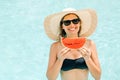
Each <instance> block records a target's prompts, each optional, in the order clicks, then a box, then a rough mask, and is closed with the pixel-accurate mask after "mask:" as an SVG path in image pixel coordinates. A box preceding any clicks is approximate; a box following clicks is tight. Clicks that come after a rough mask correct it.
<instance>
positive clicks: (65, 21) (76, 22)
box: [62, 18, 80, 26]
mask: <svg viewBox="0 0 120 80" xmlns="http://www.w3.org/2000/svg"><path fill="white" fill-rule="evenodd" d="M71 22H72V23H73V24H78V23H79V22H80V19H79V18H75V19H72V20H64V21H62V23H63V24H64V25H65V26H69V25H70V24H71Z"/></svg>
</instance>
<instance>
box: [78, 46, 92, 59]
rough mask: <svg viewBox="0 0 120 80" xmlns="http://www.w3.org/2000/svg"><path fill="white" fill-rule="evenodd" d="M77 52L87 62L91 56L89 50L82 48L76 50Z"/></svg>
mask: <svg viewBox="0 0 120 80" xmlns="http://www.w3.org/2000/svg"><path fill="white" fill-rule="evenodd" d="M78 51H79V52H80V53H81V55H82V56H83V58H84V59H85V60H89V58H90V55H91V51H90V49H88V48H86V47H83V48H80V49H78Z"/></svg>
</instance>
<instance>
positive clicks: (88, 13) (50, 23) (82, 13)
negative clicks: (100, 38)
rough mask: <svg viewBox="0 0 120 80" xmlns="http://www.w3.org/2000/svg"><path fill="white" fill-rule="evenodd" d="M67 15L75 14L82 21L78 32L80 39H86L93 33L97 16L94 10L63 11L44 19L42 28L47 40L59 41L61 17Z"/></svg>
mask: <svg viewBox="0 0 120 80" xmlns="http://www.w3.org/2000/svg"><path fill="white" fill-rule="evenodd" d="M68 13H75V14H77V15H78V16H79V18H80V19H81V21H82V24H81V32H80V36H81V37H88V36H90V35H91V34H92V33H93V32H94V30H95V28H96V26H97V15H96V12H95V11H94V10H92V9H85V10H77V11H64V12H59V13H55V14H52V15H49V16H47V17H46V18H45V21H44V28H45V32H46V34H47V35H48V37H49V38H51V39H53V40H58V39H59V34H60V31H59V27H60V21H61V19H62V17H63V16H64V15H66V14H68Z"/></svg>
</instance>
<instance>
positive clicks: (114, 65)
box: [0, 0, 120, 80]
mask: <svg viewBox="0 0 120 80" xmlns="http://www.w3.org/2000/svg"><path fill="white" fill-rule="evenodd" d="M119 5H120V3H119V0H91V1H90V0H0V80H47V78H46V76H45V72H46V69H47V63H48V56H49V47H50V45H51V43H52V42H53V41H52V40H50V39H49V38H48V37H47V36H46V34H45V32H44V27H43V21H44V18H45V17H46V16H47V15H49V14H52V13H55V12H59V11H61V10H62V9H64V8H67V7H72V8H76V9H85V8H93V9H95V10H96V11H97V14H98V26H97V29H96V31H95V33H94V34H93V35H92V36H90V37H89V38H90V39H92V40H94V41H95V43H96V46H97V50H98V56H99V60H100V63H101V68H102V78H101V80H119V78H120V60H119V58H120V37H119V36H120V20H119V18H120V7H119ZM58 80H59V79H58ZM90 80H93V79H92V77H91V76H90Z"/></svg>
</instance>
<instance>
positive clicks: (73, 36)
mask: <svg viewBox="0 0 120 80" xmlns="http://www.w3.org/2000/svg"><path fill="white" fill-rule="evenodd" d="M67 38H78V35H67Z"/></svg>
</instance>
